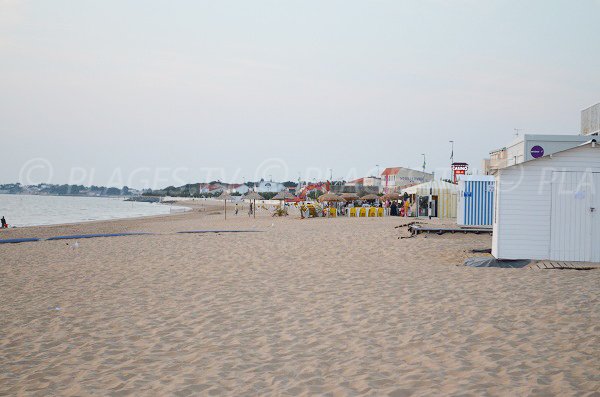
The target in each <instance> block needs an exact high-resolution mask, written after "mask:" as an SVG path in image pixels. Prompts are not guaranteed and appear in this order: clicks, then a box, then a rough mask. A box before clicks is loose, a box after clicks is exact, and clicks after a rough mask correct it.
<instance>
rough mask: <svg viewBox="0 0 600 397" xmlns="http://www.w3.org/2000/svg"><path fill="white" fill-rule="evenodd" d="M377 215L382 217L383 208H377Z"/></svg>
mask: <svg viewBox="0 0 600 397" xmlns="http://www.w3.org/2000/svg"><path fill="white" fill-rule="evenodd" d="M377 216H378V217H380V218H382V217H383V208H377Z"/></svg>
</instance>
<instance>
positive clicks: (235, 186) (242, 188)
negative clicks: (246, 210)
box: [228, 183, 250, 195]
mask: <svg viewBox="0 0 600 397" xmlns="http://www.w3.org/2000/svg"><path fill="white" fill-rule="evenodd" d="M249 191H250V188H249V187H248V186H247V185H246V184H242V183H232V184H230V185H229V189H228V192H229V193H239V194H242V195H244V194H246V193H248V192H249Z"/></svg>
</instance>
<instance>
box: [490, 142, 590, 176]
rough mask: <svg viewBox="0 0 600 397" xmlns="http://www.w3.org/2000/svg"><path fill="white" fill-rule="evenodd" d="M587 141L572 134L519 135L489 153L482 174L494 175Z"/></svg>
mask: <svg viewBox="0 0 600 397" xmlns="http://www.w3.org/2000/svg"><path fill="white" fill-rule="evenodd" d="M589 139H590V137H589V136H585V135H574V134H572V135H564V134H562V135H537V134H525V135H521V136H519V137H517V138H516V139H515V140H514V141H513V142H511V143H510V144H509V145H508V146H507V147H505V148H502V149H498V150H494V151H492V152H490V159H489V164H488V165H487V167H486V168H484V173H485V174H487V175H495V174H496V173H497V172H498V170H500V169H502V168H506V167H510V166H512V165H517V164H521V163H524V162H526V161H530V160H534V159H536V158H540V157H543V156H547V155H551V154H554V153H557V152H561V151H563V150H567V149H571V148H574V147H576V146H579V145H581V144H583V143H585V142H587V141H588V140H589ZM484 164H485V163H484Z"/></svg>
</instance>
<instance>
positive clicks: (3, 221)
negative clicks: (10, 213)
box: [0, 215, 8, 229]
mask: <svg viewBox="0 0 600 397" xmlns="http://www.w3.org/2000/svg"><path fill="white" fill-rule="evenodd" d="M0 222H2V229H6V228H8V225H7V224H6V219H4V215H3V216H2V219H0Z"/></svg>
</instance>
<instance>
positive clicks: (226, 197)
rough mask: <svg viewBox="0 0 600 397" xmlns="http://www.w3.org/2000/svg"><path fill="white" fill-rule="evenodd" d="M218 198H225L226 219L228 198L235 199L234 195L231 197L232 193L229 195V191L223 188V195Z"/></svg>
mask: <svg viewBox="0 0 600 397" xmlns="http://www.w3.org/2000/svg"><path fill="white" fill-rule="evenodd" d="M217 198H218V199H219V200H223V201H224V202H225V203H224V209H225V219H227V200H231V199H233V197H231V195H229V193H227V192H226V191H224V190H223V193H221V195H220V196H219V197H217Z"/></svg>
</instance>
